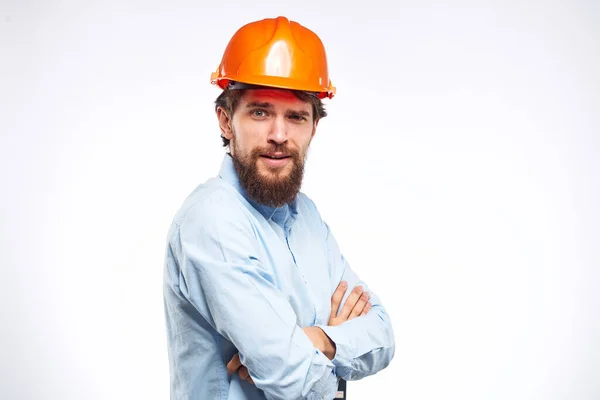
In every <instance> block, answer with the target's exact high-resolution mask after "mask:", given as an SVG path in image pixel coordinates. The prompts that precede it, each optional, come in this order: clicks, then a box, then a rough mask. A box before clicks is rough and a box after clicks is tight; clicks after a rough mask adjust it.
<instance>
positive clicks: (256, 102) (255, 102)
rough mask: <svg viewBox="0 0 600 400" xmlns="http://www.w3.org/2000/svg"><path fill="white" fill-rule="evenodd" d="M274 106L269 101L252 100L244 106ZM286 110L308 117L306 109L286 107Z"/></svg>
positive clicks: (308, 113)
mask: <svg viewBox="0 0 600 400" xmlns="http://www.w3.org/2000/svg"><path fill="white" fill-rule="evenodd" d="M255 107H257V108H274V106H273V104H271V103H269V102H262V103H261V102H258V101H253V102H250V103H248V104H247V105H246V108H255ZM287 112H288V113H289V112H292V113H294V114H297V115H302V116H305V117H310V112H308V111H304V110H293V109H288V110H287Z"/></svg>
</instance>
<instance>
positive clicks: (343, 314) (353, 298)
mask: <svg viewBox="0 0 600 400" xmlns="http://www.w3.org/2000/svg"><path fill="white" fill-rule="evenodd" d="M363 291H364V289H363V287H362V286H356V287H355V288H354V289H353V290H352V293H350V295H349V296H348V298H347V299H346V303H344V307H342V311H340V313H339V315H338V317H340V318H342V319H343V320H344V321H345V320H347V319H348V317H349V316H350V313H351V312H352V309H353V308H354V306H355V305H356V302H357V301H358V299H359V298H360V296H361V295H362V293H363Z"/></svg>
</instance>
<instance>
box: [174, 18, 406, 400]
mask: <svg viewBox="0 0 600 400" xmlns="http://www.w3.org/2000/svg"><path fill="white" fill-rule="evenodd" d="M212 82H213V83H214V84H217V85H218V86H219V87H221V88H222V89H224V90H223V92H222V94H221V95H220V96H219V98H218V99H217V101H216V114H217V118H218V123H219V127H220V130H221V136H222V138H223V143H224V145H225V147H228V148H229V153H227V154H225V156H224V160H223V164H222V166H221V170H220V173H219V176H218V177H217V178H213V179H210V180H208V181H207V182H206V183H205V184H202V185H200V186H198V187H197V188H196V189H195V190H194V191H193V192H192V193H191V194H190V196H189V197H188V198H187V199H186V201H185V202H184V204H183V205H182V207H181V209H180V210H179V212H178V213H177V214H176V216H175V218H174V221H173V224H172V225H171V229H170V231H169V241H168V246H167V254H166V264H165V276H164V282H165V285H164V296H165V313H166V322H167V334H168V343H169V361H170V372H171V397H172V398H174V399H231V400H238V399H300V398H302V399H304V398H307V399H332V398H334V397H335V396H336V389H337V384H338V380H339V378H340V377H341V378H343V379H346V380H353V379H354V380H355V379H360V378H363V377H365V376H367V375H371V374H374V373H376V372H378V371H379V370H381V369H383V368H385V367H386V366H387V365H388V364H389V362H390V360H391V359H392V357H393V354H394V335H393V331H392V327H391V323H390V320H389V317H388V315H387V313H386V312H385V309H384V308H383V306H382V305H381V302H380V300H379V298H378V297H377V296H376V295H375V294H374V293H373V292H371V291H369V290H368V289H367V287H366V285H365V283H364V282H362V281H360V279H359V278H358V277H357V276H356V274H354V272H352V270H351V269H350V267H349V266H348V264H347V263H346V261H345V260H344V258H343V257H342V255H341V253H340V251H339V249H338V246H337V243H336V241H335V239H334V237H333V235H332V234H331V231H330V230H329V227H328V226H327V224H325V223H324V222H323V221H322V220H321V217H320V215H319V213H318V211H317V209H316V207H315V205H314V204H313V202H312V201H311V200H310V199H309V198H308V197H307V196H306V195H304V194H303V193H301V192H300V191H299V190H300V187H301V183H302V175H303V168H304V161H305V158H306V153H307V151H308V147H309V145H310V142H311V140H312V138H313V137H314V135H315V132H316V129H317V125H318V122H319V119H320V118H323V117H324V116H325V115H326V113H325V110H324V108H323V104H322V101H321V98H324V97H329V98H331V97H333V94H334V91H335V89H334V88H333V87H332V86H331V82H330V80H329V77H328V71H327V61H326V56H325V50H324V47H323V45H322V43H321V41H320V39H319V38H318V37H317V36H316V35H315V34H314V33H313V32H312V31H310V30H308V29H307V28H305V27H303V26H301V25H299V24H297V23H295V22H290V21H288V20H287V19H286V18H284V17H279V18H276V19H265V20H262V21H257V22H253V23H250V24H248V25H245V26H244V27H242V28H240V29H239V30H238V31H237V32H236V34H235V35H234V36H233V37H232V39H231V41H230V42H229V45H228V46H227V49H226V50H225V53H224V55H223V59H222V62H221V65H220V67H219V69H218V71H217V72H216V73H214V74H213V76H212ZM347 289H348V290H347ZM369 296H370V297H369ZM340 305H341V307H340V309H339V310H338V307H339V306H340ZM338 311H339V312H338Z"/></svg>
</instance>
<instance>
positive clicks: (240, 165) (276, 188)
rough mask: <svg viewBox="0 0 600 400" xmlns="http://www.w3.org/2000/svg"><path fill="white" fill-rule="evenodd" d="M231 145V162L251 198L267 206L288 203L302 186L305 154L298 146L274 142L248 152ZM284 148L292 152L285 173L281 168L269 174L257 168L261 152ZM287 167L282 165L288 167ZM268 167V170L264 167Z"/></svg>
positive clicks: (288, 152)
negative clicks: (286, 145) (297, 148)
mask: <svg viewBox="0 0 600 400" xmlns="http://www.w3.org/2000/svg"><path fill="white" fill-rule="evenodd" d="M233 145H234V154H235V156H232V159H233V165H234V166H235V170H236V172H237V175H238V179H239V181H240V185H241V186H242V188H243V189H244V190H245V191H246V193H247V195H248V197H250V198H251V199H252V200H254V201H256V202H258V203H260V204H264V205H267V206H270V207H281V206H283V205H284V204H287V203H290V202H291V201H292V200H294V198H295V197H296V195H297V194H298V192H299V191H300V187H301V186H302V178H303V176H304V160H305V157H304V156H300V153H299V152H298V150H293V149H286V147H285V146H279V145H275V146H272V147H269V148H257V149H254V150H252V152H251V153H250V154H244V153H242V152H241V151H240V150H239V149H238V148H237V147H235V141H234V142H233ZM275 151H283V152H285V153H286V154H289V155H290V156H291V163H292V169H291V171H289V172H288V173H287V174H284V173H283V171H279V172H271V173H270V174H269V176H265V175H263V174H262V173H261V172H260V171H259V167H258V160H259V158H260V155H261V154H265V153H269V152H275ZM287 169H288V167H285V170H287ZM267 170H270V169H269V168H268V167H267Z"/></svg>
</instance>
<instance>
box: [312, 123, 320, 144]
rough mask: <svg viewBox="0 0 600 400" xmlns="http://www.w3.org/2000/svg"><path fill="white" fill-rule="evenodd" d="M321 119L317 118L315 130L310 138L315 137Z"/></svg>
mask: <svg viewBox="0 0 600 400" xmlns="http://www.w3.org/2000/svg"><path fill="white" fill-rule="evenodd" d="M319 121H320V120H318V119H317V120H315V124H314V125H313V131H312V134H311V135H310V138H311V139H312V138H313V137H315V133H317V125H319Z"/></svg>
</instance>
